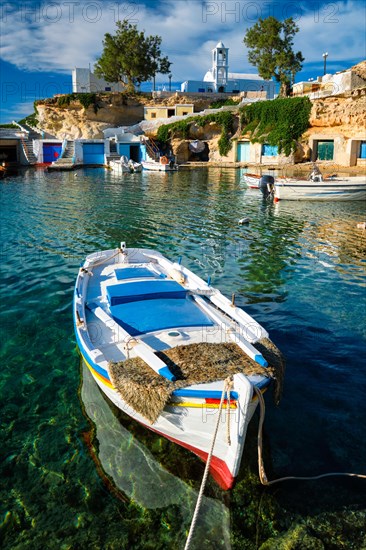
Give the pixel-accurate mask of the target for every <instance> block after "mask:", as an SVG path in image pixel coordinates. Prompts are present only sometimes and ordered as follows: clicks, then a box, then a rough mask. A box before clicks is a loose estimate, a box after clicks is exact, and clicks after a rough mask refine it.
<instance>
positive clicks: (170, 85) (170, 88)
mask: <svg viewBox="0 0 366 550" xmlns="http://www.w3.org/2000/svg"><path fill="white" fill-rule="evenodd" d="M172 76H173V75H172V73H169V74H168V78H169V92H171V91H172Z"/></svg>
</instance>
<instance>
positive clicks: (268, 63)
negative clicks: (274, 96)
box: [243, 16, 304, 96]
mask: <svg viewBox="0 0 366 550" xmlns="http://www.w3.org/2000/svg"><path fill="white" fill-rule="evenodd" d="M298 31H299V27H298V26H297V25H296V23H295V21H294V20H293V18H292V17H290V18H288V19H285V21H284V22H283V23H281V21H278V19H276V18H275V17H272V16H271V17H267V18H266V19H259V21H258V22H257V23H256V24H255V25H254V26H253V27H251V28H250V29H248V30H247V32H246V34H245V37H244V40H243V42H244V44H245V45H246V46H247V48H249V53H248V60H249V62H250V63H251V64H252V65H254V66H255V67H257V69H258V73H259V76H261V77H262V78H265V79H266V80H269V79H271V78H272V77H274V78H275V79H276V80H277V82H279V83H280V95H281V96H287V95H289V90H290V86H291V82H292V81H293V79H294V77H295V74H296V73H298V72H299V71H300V70H301V69H302V62H303V61H304V58H303V56H302V53H301V52H297V53H295V52H294V51H293V49H292V47H293V38H294V36H295V34H296V33H297V32H298Z"/></svg>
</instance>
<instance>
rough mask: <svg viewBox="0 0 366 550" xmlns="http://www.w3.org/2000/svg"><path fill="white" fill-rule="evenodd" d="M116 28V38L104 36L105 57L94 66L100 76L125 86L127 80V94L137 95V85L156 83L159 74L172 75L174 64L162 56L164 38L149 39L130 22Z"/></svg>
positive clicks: (153, 37) (123, 22) (150, 37)
mask: <svg viewBox="0 0 366 550" xmlns="http://www.w3.org/2000/svg"><path fill="white" fill-rule="evenodd" d="M116 25H117V31H116V34H115V35H114V36H112V35H111V34H109V33H107V34H105V35H104V41H103V53H102V55H101V56H100V58H99V59H98V60H97V62H96V64H95V66H94V72H95V74H96V75H97V76H100V77H102V78H105V79H106V80H107V82H120V83H122V84H124V85H126V80H127V90H128V91H134V89H135V85H136V84H141V82H145V81H146V80H150V79H151V78H154V79H155V75H156V74H157V73H162V74H167V73H169V71H170V65H171V63H170V61H169V60H168V58H167V57H162V55H161V50H160V46H161V37H160V36H146V37H145V34H144V32H139V31H138V30H137V26H136V25H131V24H130V23H129V22H128V20H127V19H125V20H124V21H117V24H116Z"/></svg>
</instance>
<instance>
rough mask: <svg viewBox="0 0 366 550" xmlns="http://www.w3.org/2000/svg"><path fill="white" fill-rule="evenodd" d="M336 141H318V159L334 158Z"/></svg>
mask: <svg viewBox="0 0 366 550" xmlns="http://www.w3.org/2000/svg"><path fill="white" fill-rule="evenodd" d="M333 156H334V141H333V140H326V141H318V160H333Z"/></svg>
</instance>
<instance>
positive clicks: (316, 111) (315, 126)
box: [306, 88, 366, 137]
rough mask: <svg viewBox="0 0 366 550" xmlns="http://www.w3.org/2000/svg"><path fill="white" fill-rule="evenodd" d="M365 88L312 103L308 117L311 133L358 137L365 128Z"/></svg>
mask: <svg viewBox="0 0 366 550" xmlns="http://www.w3.org/2000/svg"><path fill="white" fill-rule="evenodd" d="M365 121H366V88H359V89H357V90H354V91H353V92H349V93H347V94H343V95H342V96H335V97H325V98H323V99H316V100H314V101H313V107H312V110H311V115H310V128H309V130H308V132H307V133H306V135H311V134H312V133H315V132H316V133H318V132H319V131H322V132H323V133H332V132H333V133H334V131H335V130H336V132H337V133H341V134H345V136H346V137H352V136H353V135H358V134H359V133H360V130H362V129H364V128H365Z"/></svg>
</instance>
